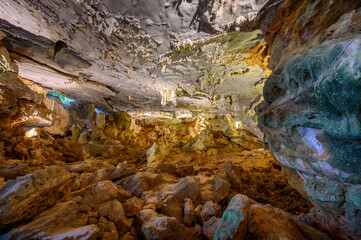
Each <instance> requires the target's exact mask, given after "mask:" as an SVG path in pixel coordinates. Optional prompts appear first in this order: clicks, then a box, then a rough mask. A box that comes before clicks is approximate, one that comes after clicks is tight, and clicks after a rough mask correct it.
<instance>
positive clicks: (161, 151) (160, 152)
mask: <svg viewBox="0 0 361 240" xmlns="http://www.w3.org/2000/svg"><path fill="white" fill-rule="evenodd" d="M169 151H170V149H169V146H167V145H166V144H159V143H153V145H152V147H151V148H149V149H148V150H147V161H148V165H147V166H148V167H156V166H157V165H158V164H159V163H160V162H161V161H163V159H164V158H165V157H166V156H167V155H168V154H169Z"/></svg>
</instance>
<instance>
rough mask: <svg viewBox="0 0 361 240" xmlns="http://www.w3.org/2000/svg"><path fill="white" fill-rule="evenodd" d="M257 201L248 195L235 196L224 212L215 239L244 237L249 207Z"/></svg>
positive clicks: (223, 239)
mask: <svg viewBox="0 0 361 240" xmlns="http://www.w3.org/2000/svg"><path fill="white" fill-rule="evenodd" d="M255 203H256V202H255V201H254V200H252V199H250V198H248V197H247V196H244V195H241V194H237V195H236V196H234V197H233V198H232V200H231V201H230V202H229V204H228V207H227V209H226V211H225V212H224V213H223V216H222V219H221V221H220V222H219V226H218V227H217V229H216V233H215V234H214V238H213V240H225V239H244V237H245V235H246V231H247V218H248V212H249V208H250V207H251V205H252V204H255Z"/></svg>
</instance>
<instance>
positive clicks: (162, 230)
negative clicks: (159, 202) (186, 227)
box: [137, 209, 184, 240]
mask: <svg viewBox="0 0 361 240" xmlns="http://www.w3.org/2000/svg"><path fill="white" fill-rule="evenodd" d="M137 222H138V225H139V226H140V229H139V233H140V234H141V235H142V236H143V237H144V238H145V239H146V240H148V239H174V240H178V239H179V240H180V239H184V238H183V231H182V228H183V227H182V225H181V224H180V223H179V222H178V221H177V219H176V218H174V217H166V216H164V215H161V214H158V213H156V212H154V211H153V210H150V209H146V210H142V211H140V212H139V213H138V215H137Z"/></svg>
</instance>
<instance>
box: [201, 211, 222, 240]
mask: <svg viewBox="0 0 361 240" xmlns="http://www.w3.org/2000/svg"><path fill="white" fill-rule="evenodd" d="M219 221H220V218H216V217H214V216H213V217H211V218H210V219H208V220H207V221H206V222H204V223H203V226H202V231H203V235H204V236H205V237H206V238H207V239H209V240H212V239H213V237H214V234H215V233H216V230H217V227H218V225H219Z"/></svg>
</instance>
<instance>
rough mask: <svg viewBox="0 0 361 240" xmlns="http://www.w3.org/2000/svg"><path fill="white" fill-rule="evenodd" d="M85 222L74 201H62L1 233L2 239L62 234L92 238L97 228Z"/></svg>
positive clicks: (12, 239)
mask: <svg viewBox="0 0 361 240" xmlns="http://www.w3.org/2000/svg"><path fill="white" fill-rule="evenodd" d="M86 223H87V217H86V215H84V214H83V215H82V214H80V213H79V207H78V204H77V203H76V202H75V201H68V202H62V203H58V204H56V205H54V206H53V207H51V208H49V209H48V210H46V211H44V212H43V213H41V214H40V215H38V216H36V217H35V218H34V219H33V220H32V221H31V222H30V223H27V224H25V225H22V226H20V227H17V228H14V229H12V230H11V231H10V232H8V233H7V234H5V235H3V236H2V239H8V240H15V239H22V238H24V237H29V238H47V237H49V238H51V236H64V238H65V237H66V236H71V237H76V236H78V237H81V236H83V237H88V238H85V239H94V238H93V237H96V235H97V232H98V229H97V227H96V226H95V225H90V226H84V225H86ZM78 230H81V231H78ZM85 233H86V234H85ZM70 234H72V235H70ZM55 239H63V238H60V237H59V238H55Z"/></svg>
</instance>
